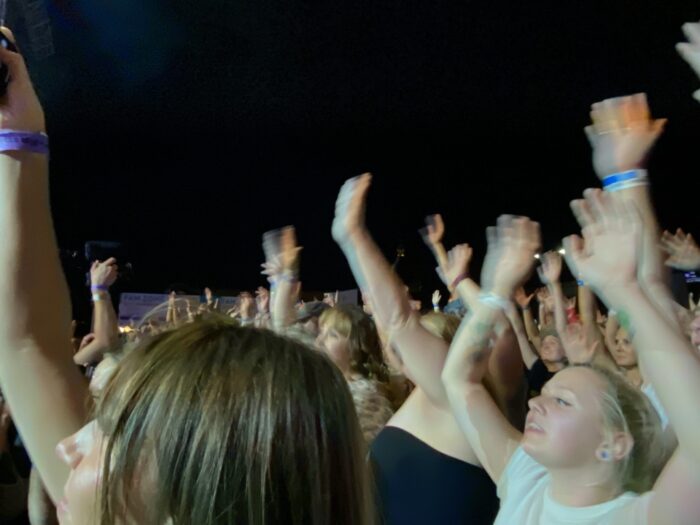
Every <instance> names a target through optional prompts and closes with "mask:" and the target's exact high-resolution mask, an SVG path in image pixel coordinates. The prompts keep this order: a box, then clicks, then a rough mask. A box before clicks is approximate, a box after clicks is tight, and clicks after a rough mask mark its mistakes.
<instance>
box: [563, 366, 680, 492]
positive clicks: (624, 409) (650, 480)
mask: <svg viewBox="0 0 700 525" xmlns="http://www.w3.org/2000/svg"><path fill="white" fill-rule="evenodd" d="M571 366H573V367H585V368H589V369H591V370H593V371H594V372H596V373H597V374H598V375H599V376H600V377H602V378H603V379H604V380H605V383H606V386H607V388H606V389H605V390H604V391H603V392H602V396H601V409H602V410H601V413H602V418H603V427H604V429H605V433H606V434H607V435H608V436H611V435H612V434H613V433H615V432H624V433H625V434H628V435H630V436H631V437H632V439H633V441H634V444H633V446H632V449H631V450H630V452H629V453H628V454H627V455H626V456H625V458H624V459H623V460H622V461H620V462H619V465H618V470H617V474H618V477H619V481H620V485H621V487H622V489H623V490H625V491H632V492H636V493H638V494H641V493H644V492H647V491H648V490H650V489H651V488H652V487H653V485H654V482H655V481H656V478H657V477H658V476H659V474H660V472H661V469H662V468H663V466H664V464H665V463H666V460H667V459H668V458H667V451H666V448H665V446H664V441H663V433H662V430H661V420H660V419H659V415H658V413H657V412H656V409H655V408H654V406H653V405H652V404H651V402H650V401H649V398H647V396H646V395H645V394H644V393H643V392H642V391H641V390H639V389H638V388H637V387H636V386H634V385H633V384H632V383H630V382H629V381H628V380H627V379H626V378H625V377H624V376H623V375H622V374H620V373H619V372H617V371H614V370H612V369H610V368H606V367H601V366H598V365H594V364H575V365H571Z"/></svg>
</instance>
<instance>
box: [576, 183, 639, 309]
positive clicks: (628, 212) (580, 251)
mask: <svg viewBox="0 0 700 525" xmlns="http://www.w3.org/2000/svg"><path fill="white" fill-rule="evenodd" d="M584 198H585V204H586V206H583V203H582V202H581V201H573V202H572V203H571V207H572V209H574V210H575V211H574V214H575V215H576V218H577V219H578V221H579V224H580V225H581V228H582V229H581V232H582V234H583V239H581V237H579V236H578V235H572V236H569V237H567V238H566V239H564V246H565V248H566V256H567V257H570V258H571V259H572V262H573V264H574V266H575V267H576V268H577V269H578V271H579V273H580V274H581V276H582V277H583V279H584V280H585V281H586V283H589V284H590V285H591V286H592V287H593V288H595V290H596V293H598V294H599V295H600V296H601V297H605V296H606V295H607V294H608V293H609V292H610V291H612V290H614V289H617V288H621V287H624V286H626V285H628V284H632V283H636V282H637V278H636V270H637V255H638V253H639V250H640V244H641V234H642V225H641V220H640V217H639V214H638V213H637V211H636V209H634V208H633V207H632V205H630V204H629V203H626V202H624V201H616V200H614V199H613V198H612V197H611V196H610V195H609V194H604V193H603V192H602V191H600V190H591V189H589V190H586V191H585V192H584ZM584 240H585V250H584Z"/></svg>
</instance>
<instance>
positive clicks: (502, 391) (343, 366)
mask: <svg viewBox="0 0 700 525" xmlns="http://www.w3.org/2000/svg"><path fill="white" fill-rule="evenodd" d="M684 30H685V32H686V35H687V36H688V38H689V42H688V43H683V44H679V46H678V51H679V52H680V54H681V56H682V57H683V58H684V59H686V60H687V61H688V62H689V63H690V65H691V66H692V67H693V68H694V69H695V71H696V72H697V73H698V74H699V75H700V24H686V25H685V26H684ZM3 31H6V34H7V35H8V36H9V37H10V38H12V36H11V33H9V31H7V30H6V29H3ZM0 61H1V62H2V63H4V64H6V65H7V67H8V69H9V72H10V76H11V81H10V82H9V85H8V89H7V94H6V95H5V96H4V97H3V98H2V99H0V236H1V237H2V239H3V243H2V244H0V273H1V274H2V275H4V276H5V277H6V278H5V279H4V280H3V281H2V282H1V283H0V308H1V309H2V312H1V315H0V387H1V389H2V398H1V399H0V403H1V410H0V521H2V522H3V523H11V522H13V521H12V520H16V521H14V523H21V522H22V521H19V520H21V519H22V516H24V515H26V516H28V518H27V519H28V520H29V522H30V523H32V524H33V525H38V524H47V523H55V522H56V520H58V522H59V523H62V524H76V525H77V524H94V523H100V524H117V523H139V524H151V523H152V524H202V525H207V524H211V525H213V524H218V523H236V524H240V523H245V524H258V525H262V524H282V523H289V524H296V525H301V524H304V525H307V524H308V525H327V524H334V525H343V524H347V525H350V524H353V525H371V524H380V523H385V524H390V525H398V524H401V525H406V524H432V523H439V524H492V523H496V524H498V525H564V524H571V523H576V524H579V525H589V524H590V525H593V524H603V525H613V524H637V523H639V524H649V525H660V524H664V525H665V524H667V523H673V524H678V525H697V524H698V523H700V498H698V497H697V495H698V494H700V474H699V473H700V439H699V438H700V411H698V410H697V400H698V399H700V306H699V305H698V304H696V303H695V302H694V300H693V298H692V297H691V298H690V301H689V302H686V301H684V300H683V299H682V298H679V297H674V295H673V293H672V292H671V289H670V287H669V284H668V283H669V281H668V272H669V268H675V269H678V270H684V271H692V270H697V269H700V248H699V247H698V245H697V243H696V242H695V240H694V239H693V237H692V235H690V234H686V233H685V232H683V231H682V230H677V231H676V233H669V232H662V231H661V229H660V226H659V224H658V221H657V218H656V214H655V211H654V208H653V206H652V201H651V183H652V181H653V177H652V176H651V175H650V174H649V173H648V172H647V170H646V164H645V163H646V160H647V158H648V156H649V153H650V152H651V149H652V148H653V146H654V144H655V142H656V141H657V139H658V138H659V136H661V134H662V132H663V127H664V124H665V120H663V119H654V118H652V117H651V114H650V111H649V107H648V105H647V100H646V97H645V95H643V94H637V95H633V96H625V97H619V98H614V99H608V100H605V101H602V102H599V103H596V104H593V106H592V108H591V120H592V123H591V125H590V126H589V127H587V128H586V134H587V136H588V138H589V140H590V143H591V148H592V152H593V169H594V172H595V173H596V175H597V178H598V181H599V183H600V184H601V186H602V189H587V190H585V191H584V192H583V196H582V198H580V199H577V200H574V201H573V202H572V203H571V209H572V212H573V214H574V216H575V217H576V219H577V221H578V223H579V224H580V227H581V234H580V235H572V236H570V237H567V238H565V239H564V241H563V245H564V248H563V249H562V250H559V251H549V252H545V253H540V251H541V241H540V225H539V224H538V223H537V222H534V221H533V220H531V219H530V218H527V217H518V216H511V215H501V216H500V217H499V218H498V220H497V223H496V225H495V226H493V227H490V228H488V229H487V231H486V237H487V241H488V243H487V244H488V248H487V252H486V254H485V258H484V263H483V267H482V268H481V275H480V278H479V279H478V280H477V278H476V276H475V273H474V272H471V271H470V261H471V258H472V248H471V247H470V246H469V245H468V244H459V245H457V246H455V247H453V248H452V249H450V250H449V251H448V250H447V249H446V248H445V247H444V245H443V244H442V238H443V234H444V230H445V224H444V222H443V220H442V218H441V217H440V216H439V215H436V216H433V217H429V218H428V220H427V226H426V227H425V228H424V229H423V230H422V234H423V237H424V240H425V242H426V245H427V246H428V248H429V249H430V250H431V252H432V253H433V255H434V257H435V261H436V265H437V272H438V274H439V276H440V279H441V280H442V282H443V283H444V287H445V289H444V290H442V291H436V293H435V294H434V295H433V308H432V309H430V310H422V309H421V305H420V303H416V302H415V301H412V299H411V297H410V296H409V294H408V291H407V287H406V286H405V285H404V284H403V283H402V282H401V279H400V278H399V276H398V275H397V273H396V272H395V271H394V268H393V267H392V265H391V264H390V263H389V262H388V261H387V260H386V259H385V257H384V256H383V254H382V252H381V250H380V248H379V247H378V246H377V244H376V243H375V242H374V240H373V238H372V235H371V234H370V232H369V230H368V228H367V226H366V224H365V220H364V217H365V208H366V204H367V196H368V193H369V190H370V186H371V182H372V176H371V175H370V174H363V175H360V176H358V177H354V178H351V179H349V180H348V181H347V182H346V183H345V184H344V185H343V186H342V187H341V188H340V191H339V194H338V197H337V201H336V209H335V218H334V219H333V223H332V229H331V230H332V236H333V238H334V240H335V241H336V242H337V244H338V246H339V247H340V249H341V250H342V252H343V254H344V255H345V257H346V259H347V262H348V265H349V268H350V270H351V272H352V274H353V276H354V278H355V280H356V282H357V285H358V288H359V289H360V290H361V291H362V303H363V304H362V305H361V306H360V305H352V304H340V302H339V300H338V298H337V297H334V296H333V295H328V296H327V297H325V298H324V300H319V301H312V302H306V303H302V302H300V301H299V297H300V292H301V289H300V287H301V286H300V282H299V271H300V256H299V255H300V251H301V248H300V247H299V246H298V244H297V241H296V233H295V230H294V228H293V227H291V226H288V227H285V228H281V229H279V230H276V231H271V232H268V233H266V234H265V235H264V236H263V242H262V244H263V250H264V253H265V258H266V260H265V262H264V264H263V274H264V275H265V276H266V277H267V280H268V282H269V284H270V286H269V289H268V288H262V287H261V288H259V289H258V290H257V291H256V292H255V293H244V294H242V295H241V297H240V300H239V302H238V303H237V305H236V306H235V307H234V308H231V309H229V310H226V309H224V308H221V307H220V306H219V304H218V303H217V300H216V298H215V296H214V295H213V293H212V292H211V290H209V289H207V290H205V301H204V302H202V303H201V304H199V305H193V304H192V303H191V302H189V301H186V300H184V299H182V298H180V297H178V296H177V295H176V294H175V293H172V294H171V295H170V298H169V300H168V302H167V303H166V304H164V305H163V306H162V308H159V309H157V311H154V312H152V313H151V314H149V315H147V316H146V317H145V318H144V319H143V320H141V322H140V324H139V325H138V326H136V327H134V329H129V330H123V329H120V326H119V323H118V316H117V314H116V312H115V309H114V306H113V304H112V300H111V296H110V286H112V285H113V284H114V282H115V281H116V279H117V277H118V266H117V264H118V261H116V260H115V259H108V260H104V261H95V262H94V263H93V264H92V267H91V269H90V280H91V293H92V301H93V319H92V331H91V333H90V334H89V335H88V336H86V337H85V338H83V339H82V340H80V339H77V338H75V337H73V329H74V326H72V324H71V305H70V301H69V294H68V290H67V286H66V281H65V278H64V276H63V274H62V271H61V267H60V262H59V258H58V249H57V246H56V241H55V235H54V230H53V223H52V216H51V211H50V207H49V197H48V196H49V192H48V158H47V154H48V141H47V138H46V135H45V130H46V127H45V119H44V113H43V110H42V107H41V104H40V102H39V100H38V98H37V96H36V93H35V91H34V89H33V87H32V83H31V80H30V77H29V74H28V72H27V69H26V66H25V63H24V60H23V59H22V57H21V55H20V54H18V53H16V52H13V51H11V50H8V49H4V48H2V47H0ZM696 98H698V99H699V100H700V96H699V95H698V94H697V93H696ZM25 139H26V140H25ZM584 184H585V181H583V182H582V185H584ZM565 264H566V266H568V269H569V270H570V273H571V275H573V277H574V279H575V283H574V282H572V283H568V282H562V278H563V271H564V267H565ZM535 269H536V272H537V274H538V276H539V279H540V281H541V283H542V287H541V288H539V289H537V290H534V291H532V293H530V294H528V292H527V291H526V290H525V289H524V288H523V285H524V284H525V283H526V282H527V281H528V279H529V278H530V276H531V274H532V273H533V271H535ZM442 293H446V294H447V295H448V296H449V300H448V304H447V306H445V307H444V308H442V307H441V305H440V300H441V295H442ZM535 304H536V305H537V308H535ZM163 311H164V313H165V315H161V314H162V313H163Z"/></svg>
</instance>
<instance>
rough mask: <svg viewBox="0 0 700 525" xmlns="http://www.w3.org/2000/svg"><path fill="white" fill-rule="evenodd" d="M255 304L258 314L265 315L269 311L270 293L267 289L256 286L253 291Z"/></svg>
mask: <svg viewBox="0 0 700 525" xmlns="http://www.w3.org/2000/svg"><path fill="white" fill-rule="evenodd" d="M255 302H256V305H257V308H258V312H261V313H267V312H269V311H270V291H269V290H268V289H267V288H263V287H262V286H258V289H257V290H255Z"/></svg>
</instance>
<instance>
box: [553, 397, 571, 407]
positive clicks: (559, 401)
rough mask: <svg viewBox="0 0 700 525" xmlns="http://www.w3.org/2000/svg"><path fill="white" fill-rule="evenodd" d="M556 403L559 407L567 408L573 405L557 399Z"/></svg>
mask: <svg viewBox="0 0 700 525" xmlns="http://www.w3.org/2000/svg"><path fill="white" fill-rule="evenodd" d="M556 402H557V404H558V405H559V406H565V407H570V406H571V403H568V402H567V401H564V400H563V399H562V398H560V397H557V398H556Z"/></svg>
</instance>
